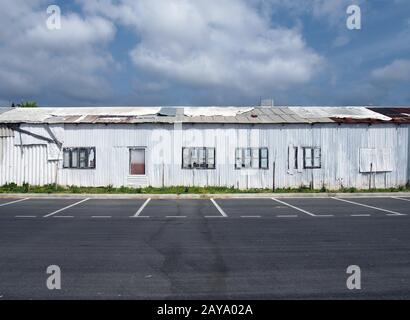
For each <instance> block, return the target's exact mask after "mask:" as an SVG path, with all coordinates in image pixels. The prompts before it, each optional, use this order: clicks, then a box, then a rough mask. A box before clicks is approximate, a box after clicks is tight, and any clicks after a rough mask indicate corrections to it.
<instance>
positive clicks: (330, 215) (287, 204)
mask: <svg viewBox="0 0 410 320" xmlns="http://www.w3.org/2000/svg"><path fill="white" fill-rule="evenodd" d="M271 199H272V200H273V201H276V202H279V203H281V204H284V205H285V206H288V207H290V208H293V209H295V210H298V211H300V212H303V213H306V214H307V215H309V216H311V217H333V214H320V215H318V214H314V213H312V212H309V211H306V210H303V209H301V208H298V207H295V206H293V205H291V204H289V203H287V202H284V201H281V200H278V199H276V198H271Z"/></svg>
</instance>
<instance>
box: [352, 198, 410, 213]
mask: <svg viewBox="0 0 410 320" xmlns="http://www.w3.org/2000/svg"><path fill="white" fill-rule="evenodd" d="M347 200H351V201H354V202H355V203H360V204H363V205H366V206H369V207H374V208H378V209H379V210H378V211H381V212H382V213H383V212H384V213H386V214H395V213H399V214H410V202H408V201H404V200H400V199H394V198H387V197H386V198H380V197H374V198H355V199H347ZM383 210H386V211H383Z"/></svg>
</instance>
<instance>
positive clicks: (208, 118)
mask: <svg viewBox="0 0 410 320" xmlns="http://www.w3.org/2000/svg"><path fill="white" fill-rule="evenodd" d="M195 108H196V107H94V108H91V107H87V108H30V109H25V108H13V109H9V110H8V111H5V112H3V113H1V114H0V123H50V124H61V123H72V124H79V123H95V124H100V123H101V124H127V123H128V124H130V123H131V124H132V123H176V122H181V123H240V124H290V123H292V124H301V123H303V124H314V123H389V122H392V123H410V116H409V115H410V108H408V107H405V108H386V107H384V108H366V107H315V106H313V107H287V106H281V107H197V108H198V109H195Z"/></svg>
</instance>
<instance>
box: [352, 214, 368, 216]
mask: <svg viewBox="0 0 410 320" xmlns="http://www.w3.org/2000/svg"><path fill="white" fill-rule="evenodd" d="M350 216H351V217H370V214H351V215H350Z"/></svg>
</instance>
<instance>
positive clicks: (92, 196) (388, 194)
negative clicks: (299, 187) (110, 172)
mask: <svg viewBox="0 0 410 320" xmlns="http://www.w3.org/2000/svg"><path fill="white" fill-rule="evenodd" d="M330 197H341V198H364V197H367V198H369V197H410V192H366V193H365V192H363V193H361V192H358V193H338V192H337V193H227V194H88V193H78V194H77V193H76V194H72V193H70V194H65V193H62V194H57V193H56V194H52V193H50V194H48V193H0V199H8V198H13V199H21V198H40V199H56V198H57V199H58V198H61V199H83V198H90V199H148V198H151V199H169V200H176V199H211V198H214V199H263V198H330Z"/></svg>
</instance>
